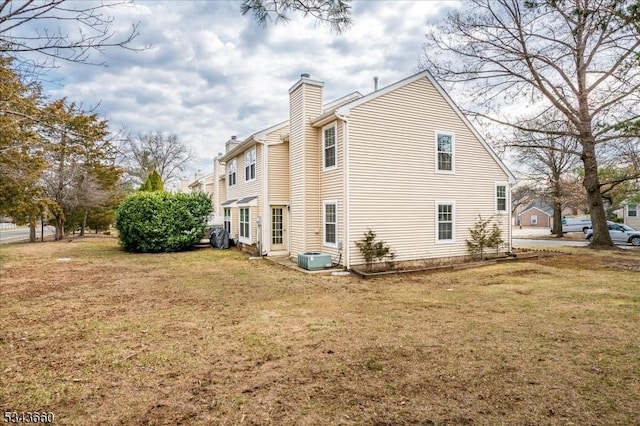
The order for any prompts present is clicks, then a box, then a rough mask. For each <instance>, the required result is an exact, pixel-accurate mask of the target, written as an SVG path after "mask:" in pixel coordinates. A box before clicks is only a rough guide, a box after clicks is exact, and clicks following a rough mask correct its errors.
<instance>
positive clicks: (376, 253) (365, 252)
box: [356, 229, 395, 271]
mask: <svg viewBox="0 0 640 426" xmlns="http://www.w3.org/2000/svg"><path fill="white" fill-rule="evenodd" d="M356 247H358V249H359V250H360V254H362V257H364V262H365V266H366V269H367V270H368V271H370V270H371V267H372V266H373V262H375V261H378V260H382V259H384V258H385V257H389V258H391V261H393V259H394V258H395V254H394V253H392V252H391V248H390V247H389V246H388V245H386V244H385V242H384V241H382V240H381V241H376V233H375V232H373V231H372V230H371V229H369V231H367V232H365V233H364V238H363V239H362V240H360V241H356Z"/></svg>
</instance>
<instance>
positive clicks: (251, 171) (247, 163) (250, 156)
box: [244, 147, 256, 181]
mask: <svg viewBox="0 0 640 426" xmlns="http://www.w3.org/2000/svg"><path fill="white" fill-rule="evenodd" d="M255 178H256V149H255V147H254V148H251V149H250V150H249V151H247V152H245V154H244V180H246V181H250V180H254V179H255Z"/></svg>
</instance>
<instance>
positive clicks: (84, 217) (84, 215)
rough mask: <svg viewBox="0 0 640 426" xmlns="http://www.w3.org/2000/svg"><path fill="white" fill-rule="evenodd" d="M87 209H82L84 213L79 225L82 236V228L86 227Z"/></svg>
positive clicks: (82, 235)
mask: <svg viewBox="0 0 640 426" xmlns="http://www.w3.org/2000/svg"><path fill="white" fill-rule="evenodd" d="M88 213H89V211H88V210H87V208H85V209H84V214H83V215H82V226H81V227H80V236H81V237H84V228H86V227H87V214H88Z"/></svg>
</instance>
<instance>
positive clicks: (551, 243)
mask: <svg viewBox="0 0 640 426" xmlns="http://www.w3.org/2000/svg"><path fill="white" fill-rule="evenodd" d="M511 242H512V245H513V246H514V247H533V248H535V247H561V246H565V247H587V246H588V245H589V242H588V241H572V240H528V239H520V238H514V239H513V240H511ZM618 247H619V248H621V249H625V250H640V247H634V246H632V245H630V244H619V245H618Z"/></svg>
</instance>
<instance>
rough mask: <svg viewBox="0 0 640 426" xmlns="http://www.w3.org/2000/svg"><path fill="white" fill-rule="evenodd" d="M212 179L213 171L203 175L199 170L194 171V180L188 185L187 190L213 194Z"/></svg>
mask: <svg viewBox="0 0 640 426" xmlns="http://www.w3.org/2000/svg"><path fill="white" fill-rule="evenodd" d="M213 186H214V179H213V173H209V174H208V175H203V174H202V173H201V172H200V171H198V172H196V174H195V180H194V181H193V182H191V183H190V184H189V185H188V188H189V192H204V193H205V194H207V195H209V197H211V196H213Z"/></svg>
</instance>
